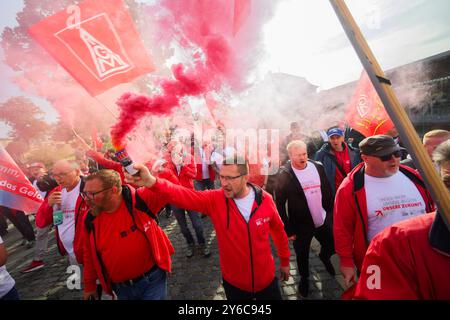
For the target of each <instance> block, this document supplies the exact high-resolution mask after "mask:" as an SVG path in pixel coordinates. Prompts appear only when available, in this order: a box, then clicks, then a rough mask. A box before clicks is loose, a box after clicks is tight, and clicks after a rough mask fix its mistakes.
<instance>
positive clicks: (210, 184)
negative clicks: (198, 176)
mask: <svg viewBox="0 0 450 320" xmlns="http://www.w3.org/2000/svg"><path fill="white" fill-rule="evenodd" d="M194 188H195V190H200V191H204V190H214V181H211V180H210V179H203V180H195V181H194Z"/></svg>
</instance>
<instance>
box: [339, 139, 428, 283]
mask: <svg viewBox="0 0 450 320" xmlns="http://www.w3.org/2000/svg"><path fill="white" fill-rule="evenodd" d="M359 148H360V152H361V158H362V160H363V163H361V164H359V165H358V166H357V167H356V168H355V169H354V170H353V171H352V172H351V173H350V174H349V175H348V176H347V178H345V179H344V181H343V182H342V184H341V186H340V187H339V189H338V191H337V193H336V199H335V205H334V228H333V231H334V241H335V249H336V253H337V254H338V255H339V257H340V269H341V272H342V275H343V277H344V282H345V284H346V286H347V287H350V286H352V285H353V284H355V283H356V270H355V267H356V269H357V271H358V274H359V272H360V270H361V266H362V262H363V259H364V255H365V254H366V251H367V248H368V246H369V243H370V241H371V240H372V238H373V237H374V236H376V235H377V234H378V233H380V232H381V231H382V230H383V229H385V228H386V227H389V226H391V225H392V224H394V223H396V222H399V221H402V220H406V219H409V218H411V217H415V216H418V215H421V214H424V213H427V212H432V211H433V210H434V203H433V200H432V198H431V196H430V194H429V192H428V191H427V190H426V188H425V185H424V182H423V180H422V178H421V177H420V176H419V174H418V173H417V172H416V171H414V170H413V169H411V168H409V167H406V166H403V165H400V157H401V152H402V150H403V148H401V147H399V146H398V145H397V144H396V143H395V141H394V139H392V137H390V136H387V135H375V136H371V137H368V138H365V139H364V140H363V141H361V142H360V144H359Z"/></svg>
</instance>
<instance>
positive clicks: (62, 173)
mask: <svg viewBox="0 0 450 320" xmlns="http://www.w3.org/2000/svg"><path fill="white" fill-rule="evenodd" d="M71 172H72V170H71V171H67V172H61V173H52V177H53V178H62V177H65V176H67V175H68V174H69V173H71Z"/></svg>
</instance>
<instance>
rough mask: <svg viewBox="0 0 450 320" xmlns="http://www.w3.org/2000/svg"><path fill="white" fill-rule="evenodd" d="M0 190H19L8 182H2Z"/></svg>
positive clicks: (0, 182)
mask: <svg viewBox="0 0 450 320" xmlns="http://www.w3.org/2000/svg"><path fill="white" fill-rule="evenodd" d="M0 188H4V189H6V190H10V191H16V190H17V186H16V185H13V184H11V183H9V182H8V181H7V180H2V181H0Z"/></svg>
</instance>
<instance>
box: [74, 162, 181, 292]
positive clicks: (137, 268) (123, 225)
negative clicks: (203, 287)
mask: <svg viewBox="0 0 450 320" xmlns="http://www.w3.org/2000/svg"><path fill="white" fill-rule="evenodd" d="M82 196H83V198H84V199H85V200H86V201H87V202H88V204H89V206H90V208H91V210H90V212H89V213H88V214H87V215H86V219H85V232H86V233H85V237H84V259H83V260H84V270H83V275H84V295H83V298H84V299H85V300H87V299H90V298H94V299H98V298H99V296H98V293H97V291H96V280H97V279H98V280H99V281H100V284H101V285H102V288H103V289H104V290H105V292H106V293H107V294H109V295H112V293H113V291H114V293H115V294H116V296H117V297H118V298H119V300H163V299H165V297H166V292H167V276H166V272H170V271H171V255H172V254H173V252H174V250H173V247H172V244H171V243H170V241H169V239H168V238H167V236H166V234H165V233H164V232H163V231H162V229H161V228H160V227H159V226H158V223H157V220H156V216H155V214H156V213H157V212H158V211H159V210H160V209H161V207H162V206H163V205H165V203H166V202H164V200H163V199H162V197H159V196H156V195H155V194H154V193H153V192H152V191H150V190H149V189H147V188H140V189H134V188H133V187H131V186H129V185H122V182H121V178H120V175H119V174H118V173H117V172H116V171H114V170H106V169H104V170H100V171H98V172H95V173H92V174H91V175H89V176H88V177H86V185H85V188H84V190H83V193H82Z"/></svg>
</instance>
